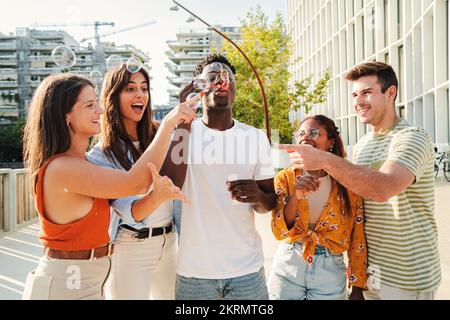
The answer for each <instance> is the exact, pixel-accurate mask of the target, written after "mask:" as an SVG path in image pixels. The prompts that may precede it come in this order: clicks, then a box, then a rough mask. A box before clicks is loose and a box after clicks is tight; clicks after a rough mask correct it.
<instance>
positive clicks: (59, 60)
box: [52, 46, 77, 68]
mask: <svg viewBox="0 0 450 320" xmlns="http://www.w3.org/2000/svg"><path fill="white" fill-rule="evenodd" d="M52 58H53V61H54V62H55V64H56V65H57V66H58V67H60V68H70V67H73V66H74V65H75V63H76V62H77V56H76V55H75V52H73V50H72V49H70V48H69V47H66V46H58V47H56V48H54V49H53V51H52Z"/></svg>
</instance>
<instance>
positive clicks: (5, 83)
mask: <svg viewBox="0 0 450 320" xmlns="http://www.w3.org/2000/svg"><path fill="white" fill-rule="evenodd" d="M17 86H18V83H17V80H15V81H3V80H0V88H17Z"/></svg>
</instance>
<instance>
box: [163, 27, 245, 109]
mask: <svg viewBox="0 0 450 320" xmlns="http://www.w3.org/2000/svg"><path fill="white" fill-rule="evenodd" d="M215 27H216V28H217V29H218V30H220V31H221V32H223V33H225V34H226V35H227V36H228V37H230V38H231V39H232V40H233V41H234V40H236V41H239V39H240V33H239V28H237V27H221V26H215ZM176 37H177V40H169V41H167V45H168V46H169V48H170V51H167V52H166V54H167V56H168V58H169V60H170V62H167V63H166V67H167V68H168V69H169V71H170V72H171V73H172V75H171V76H169V77H167V79H168V80H169V83H170V84H171V85H172V88H170V89H169V90H168V91H169V104H170V105H171V106H175V105H176V104H178V94H179V92H180V91H181V89H183V88H184V86H186V85H187V84H188V83H189V82H191V80H192V78H193V72H194V70H195V66H196V65H197V64H198V63H199V62H200V61H201V60H203V59H204V58H205V57H206V56H207V55H208V54H210V53H211V51H212V50H211V49H212V48H215V49H216V51H220V48H221V47H222V43H223V41H226V40H225V39H223V38H222V37H221V36H220V35H218V34H217V33H216V32H214V31H212V30H208V29H206V28H205V29H181V30H180V31H179V32H178V33H177V34H176Z"/></svg>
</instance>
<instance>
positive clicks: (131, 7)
mask: <svg viewBox="0 0 450 320" xmlns="http://www.w3.org/2000/svg"><path fill="white" fill-rule="evenodd" d="M2 2H3V1H2ZM179 2H180V3H181V4H183V5H184V6H186V7H187V8H189V9H190V10H191V11H193V12H195V13H196V14H197V15H198V16H200V17H201V18H203V19H204V20H206V21H207V22H209V23H211V24H221V25H223V26H237V25H239V24H240V23H239V19H240V18H244V17H245V14H246V13H247V11H248V10H249V9H250V8H255V7H256V6H257V5H258V4H259V5H260V6H261V7H262V9H263V11H264V12H265V13H266V14H267V15H268V16H269V17H270V18H271V19H272V18H273V17H274V16H275V13H276V12H277V11H279V12H281V13H282V14H283V15H285V0H225V1H213V0H180V1H179ZM171 5H172V2H171V0H135V1H127V0H109V1H106V0H100V1H95V0H78V1H75V0H59V1H57V0H40V1H32V0H15V1H10V2H8V4H7V5H6V3H4V2H3V3H2V7H3V8H2V9H3V10H4V9H6V10H5V11H7V12H9V14H4V15H2V18H1V19H0V32H2V33H6V34H7V33H9V32H15V29H16V27H21V26H30V25H32V24H34V23H40V24H50V23H58V24H59V23H78V22H88V21H95V20H98V21H112V22H114V23H115V27H109V26H105V27H103V28H102V29H101V32H108V31H112V30H114V29H121V28H126V27H129V26H133V25H137V24H140V23H143V22H146V21H151V20H156V21H157V23H156V24H154V25H149V26H146V27H143V28H140V29H135V30H132V31H127V32H123V33H120V34H117V35H112V36H109V37H107V38H104V39H105V40H108V41H114V42H116V43H117V44H125V43H130V44H134V45H135V46H136V47H138V48H140V49H142V50H144V51H146V52H148V53H149V55H150V57H151V58H152V60H151V66H152V77H153V83H152V88H153V91H152V100H153V103H154V104H163V103H166V102H167V101H168V94H167V88H168V87H169V84H168V81H167V79H166V77H167V76H168V75H169V72H168V71H167V69H166V68H165V66H164V62H166V61H167V56H166V55H165V52H166V51H167V50H169V48H168V47H167V45H166V40H175V39H176V37H175V34H176V32H177V31H178V30H179V29H180V28H197V27H199V28H203V27H204V25H203V24H201V23H200V22H197V21H196V22H194V23H189V24H188V23H186V22H185V21H186V20H187V18H188V17H189V15H188V14H187V13H185V12H183V11H182V10H180V11H178V12H174V11H169V9H168V8H169V7H170V6H171ZM5 7H7V8H5ZM3 10H2V11H3ZM4 13H5V12H4ZM65 30H67V31H68V32H69V33H70V34H72V35H74V37H75V38H76V39H77V40H80V39H82V38H84V37H89V36H92V35H93V34H94V28H93V27H84V28H79V27H72V28H67V29H65Z"/></svg>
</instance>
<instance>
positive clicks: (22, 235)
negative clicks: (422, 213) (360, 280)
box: [0, 182, 450, 300]
mask: <svg viewBox="0 0 450 320" xmlns="http://www.w3.org/2000/svg"><path fill="white" fill-rule="evenodd" d="M449 205H450V183H447V182H445V183H444V182H439V183H437V184H436V220H437V224H438V228H439V250H440V256H441V267H442V284H441V286H440V288H439V291H438V294H437V299H446V300H449V299H450V212H449ZM256 225H257V228H258V230H259V232H260V235H261V237H262V239H263V245H264V253H265V258H266V260H265V269H266V275H267V276H268V274H269V271H270V266H271V263H272V259H273V256H274V254H275V251H276V248H277V245H278V243H277V241H276V240H275V238H274V237H273V235H272V233H271V231H270V216H269V215H268V214H267V215H258V216H257V218H256ZM38 231H39V226H38V224H37V223H35V224H31V225H28V226H26V227H24V228H23V229H21V230H19V231H17V232H15V233H12V234H9V235H4V236H3V237H2V236H0V300H11V299H20V297H21V294H22V292H23V289H24V285H25V279H26V275H27V273H28V272H29V271H30V270H32V269H33V268H34V267H35V266H36V265H37V262H38V259H39V257H40V256H41V254H42V250H43V249H42V246H41V245H40V244H39V242H38V240H37V236H38Z"/></svg>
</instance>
